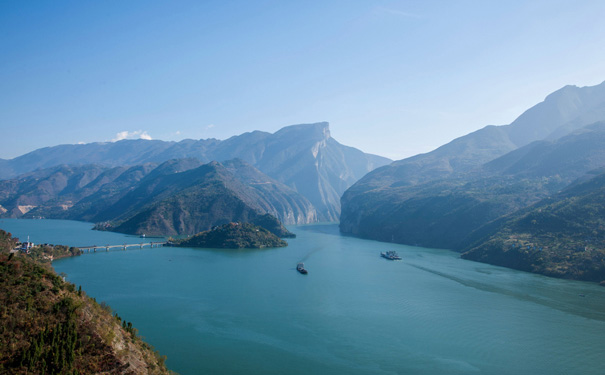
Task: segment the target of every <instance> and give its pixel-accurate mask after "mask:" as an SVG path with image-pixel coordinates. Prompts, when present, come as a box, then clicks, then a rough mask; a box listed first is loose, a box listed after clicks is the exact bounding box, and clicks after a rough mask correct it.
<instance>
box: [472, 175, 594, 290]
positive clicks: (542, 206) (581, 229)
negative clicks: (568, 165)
mask: <svg viewBox="0 0 605 375" xmlns="http://www.w3.org/2000/svg"><path fill="white" fill-rule="evenodd" d="M603 218H605V173H603V170H602V169H601V170H600V171H598V174H597V176H594V175H593V178H591V179H589V180H588V181H583V182H579V183H576V184H573V185H572V186H570V187H569V188H567V189H565V190H563V191H562V192H561V193H559V194H557V195H555V196H553V197H550V198H547V199H544V200H541V201H540V202H538V203H536V204H534V205H532V206H531V207H528V208H526V209H524V210H520V211H518V212H515V213H513V214H511V215H508V216H506V217H504V218H502V219H501V220H499V221H498V222H497V223H494V224H493V225H491V230H490V231H489V232H488V233H487V234H486V235H485V236H484V237H483V238H481V239H480V240H479V241H477V242H476V243H474V244H473V245H471V246H470V248H469V249H467V251H466V252H464V253H463V254H462V257H463V258H465V259H470V260H475V261H480V262H485V263H491V264H495V265H499V266H505V267H510V268H515V269H519V270H523V271H530V272H536V273H541V274H544V275H548V276H555V277H563V278H569V279H578V280H586V281H596V282H601V283H603V284H605V240H604V238H605V220H604V219H603Z"/></svg>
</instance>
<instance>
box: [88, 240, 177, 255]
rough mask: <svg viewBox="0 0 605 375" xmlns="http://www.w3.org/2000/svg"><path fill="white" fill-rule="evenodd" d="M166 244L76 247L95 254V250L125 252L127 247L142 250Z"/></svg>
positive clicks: (146, 243) (148, 243)
mask: <svg viewBox="0 0 605 375" xmlns="http://www.w3.org/2000/svg"><path fill="white" fill-rule="evenodd" d="M165 243H166V242H144V243H125V244H122V245H104V246H98V245H93V246H76V247H77V248H78V249H80V250H82V251H83V252H85V253H90V252H91V251H92V252H97V250H105V251H109V249H121V250H126V249H127V248H129V247H135V248H139V249H142V248H144V247H151V248H153V247H162V246H164V244H165Z"/></svg>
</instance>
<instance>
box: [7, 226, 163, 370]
mask: <svg viewBox="0 0 605 375" xmlns="http://www.w3.org/2000/svg"><path fill="white" fill-rule="evenodd" d="M7 240H10V236H9V235H7V234H6V233H5V232H3V231H0V243H5V242H6V241H7ZM9 249H10V247H9V248H6V246H4V249H3V250H2V251H1V252H0V323H1V324H0V372H1V373H7V374H44V373H46V374H100V373H103V374H168V373H169V371H168V370H167V369H166V367H165V366H164V358H163V357H160V356H159V354H157V352H154V351H153V349H152V348H151V347H150V346H149V345H148V344H146V343H144V342H143V341H141V339H140V338H139V337H138V336H137V331H136V329H135V328H133V327H132V323H130V322H128V323H127V322H125V321H122V320H121V319H120V318H119V317H117V315H116V316H112V315H111V310H110V308H109V307H108V306H106V305H99V304H98V303H96V302H95V301H94V300H93V299H90V298H88V297H86V295H85V293H84V292H83V291H82V290H81V289H78V290H76V288H75V286H74V285H73V284H70V283H66V282H64V281H63V280H62V278H60V277H59V276H58V275H56V274H55V273H54V272H53V271H52V270H51V269H49V268H47V267H44V266H43V265H41V264H39V263H37V262H35V261H33V260H31V259H28V258H26V257H24V256H23V255H20V254H16V255H15V254H10V255H9V254H8V250H9Z"/></svg>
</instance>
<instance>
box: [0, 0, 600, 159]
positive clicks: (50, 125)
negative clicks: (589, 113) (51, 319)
mask: <svg viewBox="0 0 605 375" xmlns="http://www.w3.org/2000/svg"><path fill="white" fill-rule="evenodd" d="M604 11H605V3H602V2H599V1H585V2H581V3H570V2H566V1H531V2H521V1H519V2H507V3H505V4H504V3H479V4H477V3H476V2H472V1H461V2H456V3H449V2H440V1H429V2H421V3H418V2H412V1H374V2H367V1H361V0H360V1H347V2H344V1H335V2H330V3H327V4H326V3H323V2H315V1H311V2H305V3H283V2H279V1H259V2H242V1H230V2H203V3H199V2H189V1H186V2H179V3H168V2H142V1H132V2H128V3H81V2H71V1H67V2H60V3H57V2H53V3H24V2H5V3H3V4H1V5H0V35H2V37H0V43H1V46H2V50H3V57H2V58H0V80H1V81H2V82H3V85H2V88H1V89H0V127H1V129H2V131H3V133H4V137H3V140H2V143H1V145H2V148H1V149H0V158H3V159H11V158H14V157H17V156H20V155H23V154H25V153H27V152H30V151H33V150H35V149H38V148H42V147H48V146H55V145H59V144H76V143H92V142H106V141H112V140H118V139H132V138H143V139H160V140H166V141H180V140H182V139H207V138H217V139H227V138H229V137H231V136H234V135H239V134H242V133H245V132H250V131H254V130H261V131H266V132H270V133H273V132H275V131H277V130H279V129H280V128H282V127H285V126H288V125H294V124H303V123H315V122H321V121H327V122H329V123H330V130H331V133H332V136H333V137H334V138H335V139H336V140H338V141H339V142H341V143H342V144H345V145H347V146H352V147H356V148H359V149H360V150H362V151H364V152H367V153H372V154H377V155H381V156H385V157H389V158H391V159H394V160H398V159H402V158H405V157H409V156H412V155H416V154H418V153H425V152H429V151H431V150H433V149H435V148H437V147H439V146H441V145H443V144H445V143H447V142H449V141H451V140H453V139H455V138H457V137H459V136H462V135H465V134H468V133H470V132H472V131H475V130H477V129H480V128H482V127H484V126H486V125H504V124H508V123H510V122H512V121H513V120H514V119H515V118H516V117H518V116H519V115H520V114H521V113H523V112H524V111H525V110H527V109H528V108H530V107H532V106H534V105H535V104H537V103H539V102H541V101H543V100H544V98H545V97H546V96H547V95H548V94H550V93H551V92H553V91H556V90H558V89H560V88H562V87H564V86H566V85H576V86H593V85H596V84H599V83H601V82H603V80H605V66H603V65H602V63H601V61H603V60H604V57H605V48H603V46H602V45H603V44H604V41H605V24H603V23H602V22H601V15H602V14H604Z"/></svg>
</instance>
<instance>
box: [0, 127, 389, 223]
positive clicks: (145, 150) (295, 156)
mask: <svg viewBox="0 0 605 375" xmlns="http://www.w3.org/2000/svg"><path fill="white" fill-rule="evenodd" d="M183 158H191V159H195V160H197V161H198V163H199V164H200V165H201V164H203V163H208V162H211V161H213V160H215V161H219V162H225V161H228V160H232V159H235V158H237V159H241V160H243V161H244V162H246V163H248V164H250V165H252V166H254V167H255V168H257V169H258V170H260V171H261V172H263V173H265V174H266V175H268V176H270V177H271V178H273V179H274V180H276V181H278V182H281V183H282V184H284V185H286V186H288V187H289V188H291V189H293V190H294V191H296V192H298V193H299V194H301V195H303V196H304V197H305V198H306V199H307V200H308V201H310V202H311V204H312V205H313V206H314V207H315V209H316V215H317V217H316V219H317V220H321V221H324V220H338V217H339V215H340V196H341V195H342V193H343V192H344V191H345V190H346V189H347V188H348V187H349V186H351V185H352V184H353V183H354V182H355V181H357V180H358V179H359V178H361V177H362V176H363V175H365V174H366V173H368V172H369V171H371V170H373V169H374V168H377V167H380V166H382V165H385V164H387V163H389V162H391V160H389V159H386V158H382V157H379V156H375V155H369V154H365V153H363V152H361V151H359V150H357V149H355V148H352V147H347V146H343V145H341V144H340V143H338V142H337V141H335V140H334V139H333V138H332V137H331V135H330V130H329V125H328V123H326V122H321V123H315V124H302V125H293V126H288V127H285V128H283V129H281V130H279V131H277V132H276V133H274V134H271V133H266V132H261V131H254V132H251V133H244V134H241V135H238V136H234V137H231V138H229V139H227V140H224V141H219V140H216V139H209V140H203V139H202V140H184V141H181V142H163V141H146V140H124V141H119V142H115V143H91V144H86V145H63V146H56V147H47V148H44V149H40V150H36V151H33V152H31V153H29V154H26V155H23V156H20V157H18V158H15V159H11V160H3V161H1V162H0V178H11V177H15V176H17V175H19V174H22V173H27V172H30V171H33V170H36V169H39V168H54V167H56V166H58V165H61V164H66V165H70V166H74V165H83V164H99V165H102V166H103V167H123V166H133V165H142V164H145V163H163V162H165V161H168V160H171V159H183ZM16 214H18V213H16ZM285 216H287V215H285ZM289 220H292V221H293V222H297V223H300V222H302V221H303V220H306V222H311V221H312V220H310V218H304V217H291V218H290V219H289Z"/></svg>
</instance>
